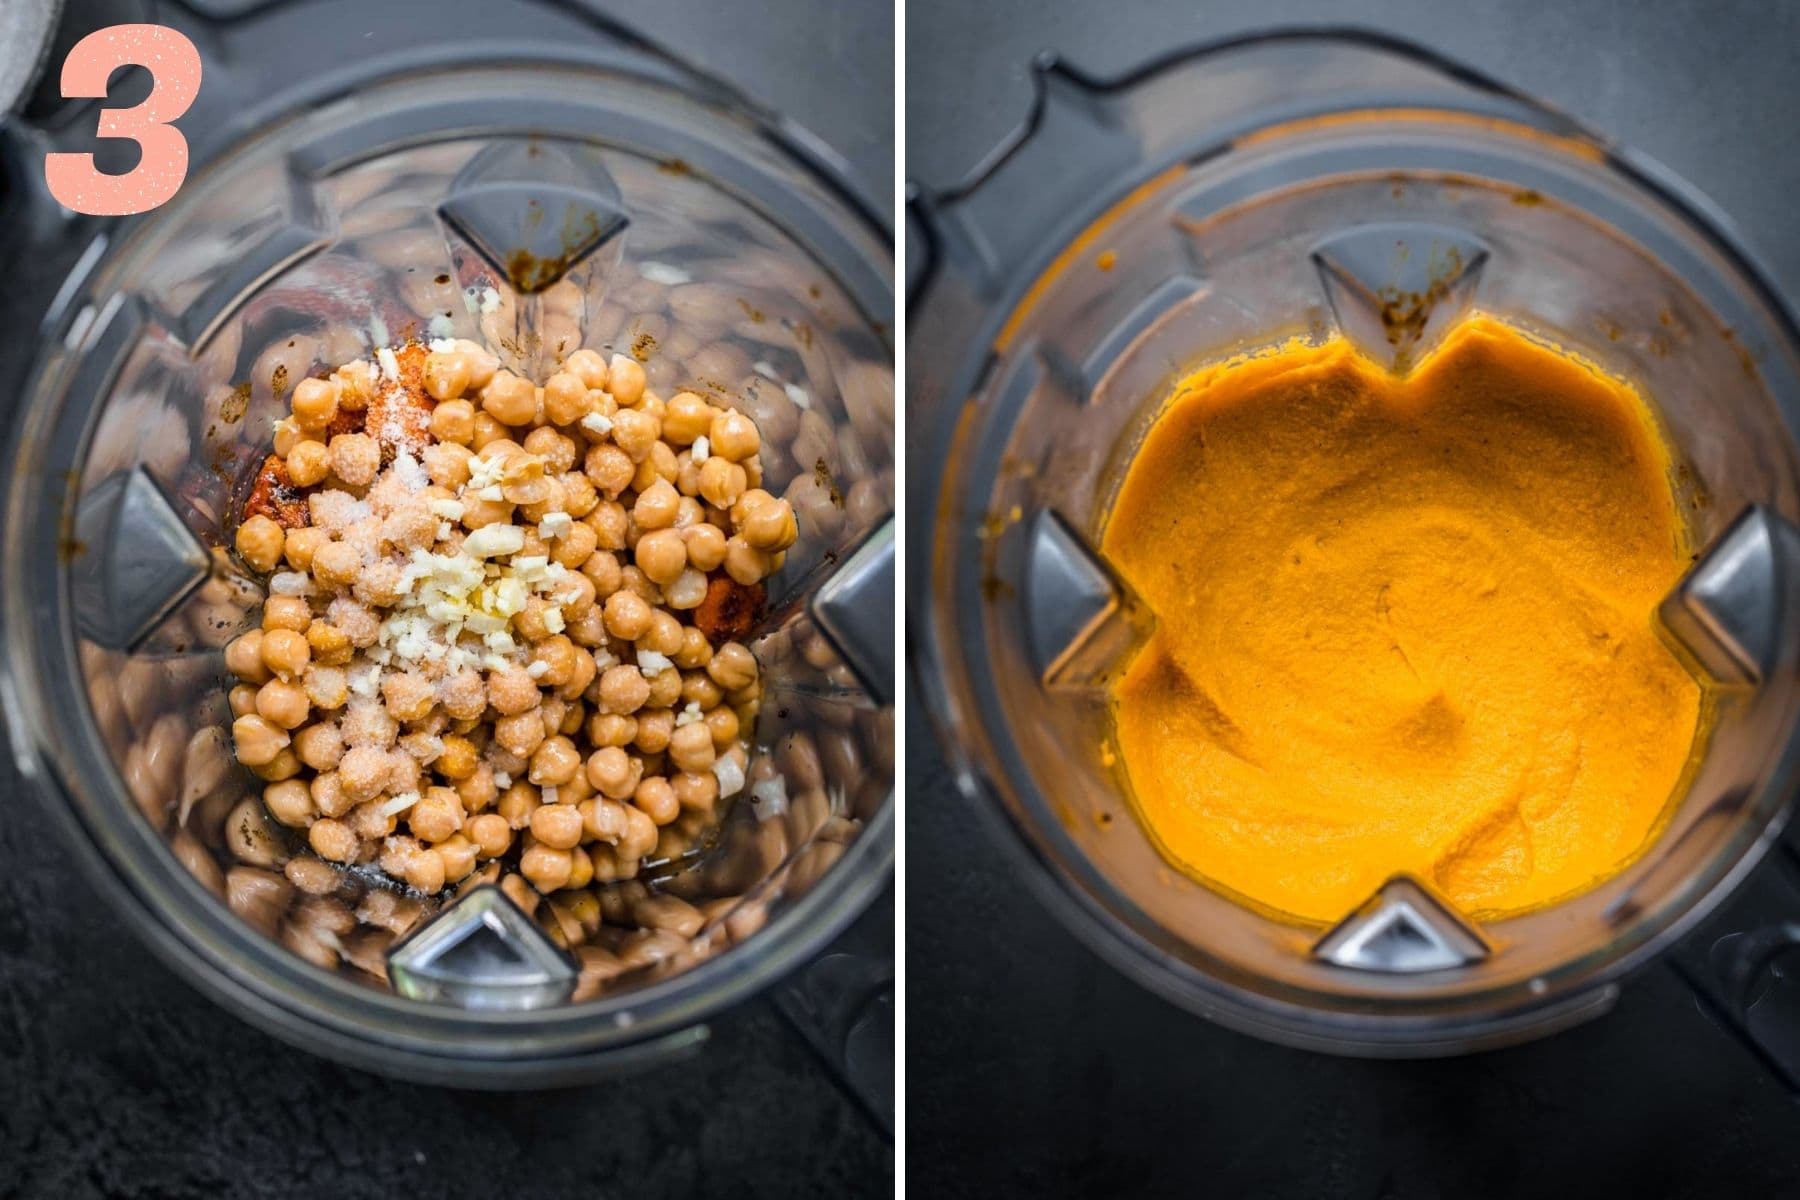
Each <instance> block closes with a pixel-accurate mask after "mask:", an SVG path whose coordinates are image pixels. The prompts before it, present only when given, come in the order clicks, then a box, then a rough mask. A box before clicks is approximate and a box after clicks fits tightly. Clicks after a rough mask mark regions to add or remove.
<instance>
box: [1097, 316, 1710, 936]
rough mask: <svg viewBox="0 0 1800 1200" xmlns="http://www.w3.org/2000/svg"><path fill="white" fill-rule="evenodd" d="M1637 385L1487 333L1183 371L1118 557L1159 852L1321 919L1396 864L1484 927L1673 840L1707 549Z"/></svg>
mask: <svg viewBox="0 0 1800 1200" xmlns="http://www.w3.org/2000/svg"><path fill="white" fill-rule="evenodd" d="M1671 467H1672V463H1671V458H1670V455H1669V452H1668V450H1667V448H1666V447H1665V445H1664V444H1663V442H1662V440H1661V438H1660V436H1659V435H1658V433H1657V431H1656V425H1655V422H1654V420H1653V419H1652V417H1651V415H1650V412H1649V409H1648V408H1647V406H1646V405H1645V403H1644V401H1643V399H1642V397H1640V396H1639V395H1638V394H1637V393H1636V392H1635V391H1634V390H1632V388H1630V387H1629V386H1628V385H1626V384H1624V383H1622V382H1619V381H1617V380H1614V379H1611V378H1608V377H1606V376H1604V375H1602V374H1600V373H1599V372H1597V371H1595V370H1594V369H1593V368H1591V367H1589V366H1587V365H1585V364H1584V363H1582V362H1580V361H1578V360H1576V359H1574V358H1572V357H1569V356H1568V355H1565V354H1563V353H1560V352H1558V351H1556V350H1554V349H1552V348H1550V347H1548V346H1546V345H1544V344H1543V343H1540V342H1537V341H1534V340H1531V339H1529V338H1528V337H1526V336H1524V335H1522V334H1521V333H1519V332H1517V331H1515V330H1513V329H1512V328H1510V327H1509V326H1506V325H1504V324H1501V323H1500V322H1498V321H1495V320H1493V319H1490V318H1485V317H1476V318H1474V319H1471V320H1469V321H1466V322H1464V323H1463V324H1462V325H1460V326H1459V327H1458V328H1457V329H1456V330H1455V331H1454V332H1453V333H1452V334H1451V335H1450V337H1449V338H1448V340H1447V341H1446V342H1445V343H1444V344H1443V345H1442V346H1440V347H1439V348H1438V349H1437V350H1436V351H1435V352H1434V353H1433V354H1432V355H1431V356H1430V357H1429V358H1428V359H1426V360H1425V361H1424V362H1423V363H1422V364H1420V366H1419V367H1418V368H1417V370H1415V371H1414V372H1413V373H1412V374H1411V375H1410V376H1408V377H1405V378H1397V377H1395V376H1392V375H1390V374H1389V373H1387V372H1386V371H1384V370H1382V369H1381V368H1380V367H1378V366H1376V365H1375V364H1373V363H1371V362H1370V361H1369V360H1368V359H1366V358H1364V357H1362V356H1360V355H1359V354H1357V353H1356V351H1354V350H1353V349H1352V348H1351V347H1350V346H1349V345H1348V344H1347V343H1345V342H1344V341H1342V340H1341V339H1336V340H1333V341H1331V342H1328V343H1326V344H1325V345H1322V346H1309V345H1304V344H1301V343H1297V342H1296V343H1290V344H1288V345H1287V346H1284V347H1281V348H1279V349H1277V350H1274V351H1270V352H1268V353H1265V354H1260V355H1255V356H1251V357H1247V358H1240V359H1236V360H1233V361H1231V362H1228V363H1225V364H1222V365H1219V366H1215V367H1211V368H1208V369H1205V370H1202V371H1200V372H1198V373H1196V374H1194V375H1192V376H1190V377H1188V378H1187V379H1186V380H1184V381H1183V382H1182V383H1181V385H1180V386H1179V387H1178V388H1177V390H1176V394H1175V397H1174V399H1173V401H1172V402H1171V404H1170V405H1169V407H1168V409H1167V410H1166V411H1165V413H1164V414H1163V415H1162V416H1161V417H1160V418H1159V419H1158V420H1157V421H1156V423H1155V424H1154V426H1153V427H1152V428H1151V429H1150V431H1149V433H1148V435H1147V437H1146V438H1145V440H1144V442H1143V445H1142V447H1141V449H1139V450H1138V452H1137V454H1136V456H1135V458H1134V459H1133V460H1132V462H1131V464H1130V467H1129V470H1128V473H1127V474H1126V477H1125V480H1124V483H1123V485H1122V489H1121V491H1120V493H1119V496H1118V500H1117V502H1116V505H1115V507H1114V509H1113V511H1112V513H1111V515H1110V517H1109V518H1108V521H1107V525H1106V530H1105V534H1104V538H1103V542H1102V547H1103V551H1104V553H1105V555H1106V557H1107V558H1108V559H1109V560H1110V561H1111V562H1112V563H1113V565H1114V566H1115V568H1116V569H1117V570H1118V571H1119V572H1120V573H1121V574H1122V575H1123V577H1124V578H1125V579H1126V580H1127V581H1128V582H1129V583H1130V585H1131V586H1132V588H1134V589H1135V590H1136V591H1137V592H1138V594H1139V595H1140V596H1141V598H1142V599H1143V600H1144V601H1145V602H1146V604H1147V605H1148V607H1149V608H1150V609H1151V610H1152V611H1153V612H1154V613H1155V614H1156V615H1157V617H1158V625H1157V629H1156V632H1155V634H1154V636H1153V637H1152V638H1151V640H1150V641H1149V643H1148V645H1147V646H1146V647H1145V648H1144V650H1143V652H1142V653H1141V654H1140V655H1139V656H1138V657H1137V658H1136V659H1135V660H1134V661H1133V662H1132V664H1131V665H1130V667H1129V668H1128V670H1127V672H1126V674H1125V675H1124V677H1123V678H1122V679H1121V680H1120V681H1119V682H1118V683H1117V685H1116V687H1115V690H1114V695H1113V700H1114V721H1115V732H1116V736H1117V739H1118V747H1119V750H1120V753H1121V755H1122V757H1123V760H1124V766H1125V770H1126V772H1127V774H1128V776H1129V779H1130V784H1131V790H1132V792H1133V793H1134V797H1135V803H1136V805H1137V808H1138V812H1139V815H1140V817H1141V819H1142V820H1143V822H1144V823H1145V824H1146V825H1147V826H1148V828H1149V830H1150V832H1151V833H1152V835H1153V836H1154V838H1155V839H1156V841H1157V842H1158V844H1159V845H1160V847H1161V849H1162V850H1163V852H1164V854H1165V855H1167V856H1168V857H1169V858H1171V859H1172V860H1174V861H1175V862H1176V863H1177V864H1179V865H1180V866H1181V867H1183V868H1184V869H1185V870H1186V871H1188V872H1189V873H1191V874H1193V875H1194V876H1196V877H1198V878H1200V879H1202V880H1204V881H1206V882H1208V883H1210V884H1212V885H1214V886H1217V887H1222V888H1224V889H1226V890H1228V891H1230V892H1232V893H1235V894H1236V895H1238V896H1239V897H1241V898H1243V899H1245V900H1248V901H1249V902H1251V903H1252V904H1253V905H1256V906H1258V907H1262V908H1265V909H1271V910H1275V911H1276V912H1278V913H1282V914H1288V915H1290V916H1292V917H1297V918H1301V919H1303V920H1308V921H1322V922H1328V921H1335V920H1337V919H1339V918H1341V917H1343V916H1344V915H1345V914H1346V913H1348V912H1349V911H1351V910H1352V909H1354V908H1355V907H1356V906H1357V905H1359V904H1360V903H1362V902H1363V901H1364V900H1366V899H1367V898H1368V897H1369V896H1370V895H1371V894H1372V893H1373V892H1374V891H1375V890H1376V889H1377V888H1378V887H1380V885H1381V884H1382V883H1384V882H1386V881H1387V880H1388V879H1389V878H1390V877H1391V876H1393V875H1395V874H1396V873H1400V872H1407V873H1410V874H1412V875H1414V876H1416V877H1418V878H1420V879H1423V880H1425V881H1427V882H1428V883H1430V884H1433V885H1435V886H1436V887H1437V888H1438V890H1439V891H1441V892H1442V893H1444V894H1445V896H1446V897H1447V898H1448V899H1449V900H1451V901H1452V902H1453V903H1455V904H1456V905H1457V906H1459V907H1460V908H1462V909H1463V910H1464V911H1466V912H1469V913H1471V914H1472V915H1477V916H1491V915H1497V914H1501V913H1508V912H1516V911H1519V910H1523V909H1529V908H1532V907H1536V906H1539V905H1543V904H1546V903H1548V902H1551V901H1554V900H1558V899H1561V898H1565V897H1567V896H1570V895H1571V894H1574V893H1578V892H1580V891H1582V890H1584V889H1586V888H1589V887H1591V886H1593V885H1594V884H1596V883H1598V882H1600V881H1601V880H1602V879H1604V878H1605V877H1607V876H1608V875H1610V874H1612V873H1614V872H1616V871H1618V870H1619V869H1620V868H1621V867H1623V866H1624V865H1625V864H1626V863H1627V862H1629V861H1630V860H1631V859H1632V858H1633V857H1634V856H1635V855H1636V854H1637V853H1638V852H1639V851H1640V850H1642V849H1643V848H1644V846H1645V845H1646V844H1647V843H1648V841H1649V840H1650V839H1651V837H1652V836H1653V835H1654V834H1655V833H1656V832H1657V831H1658V829H1659V825H1660V822H1661V818H1662V816H1663V813H1664V810H1665V809H1666V808H1667V806H1668V804H1669V802H1670V799H1671V797H1672V795H1673V794H1674V793H1675V790H1676V788H1677V785H1678V783H1679V782H1680V781H1681V779H1682V776H1683V771H1684V768H1685V767H1686V765H1687V762H1688V759H1689V755H1690V752H1691V751H1692V749H1693V747H1694V745H1695V739H1696V732H1697V730H1698V728H1699V725H1700V712H1701V693H1700V688H1699V685H1698V684H1697V683H1696V682H1695V680H1694V678H1693V677H1692V676H1691V675H1690V674H1689V672H1688V671H1687V670H1686V669H1685V668H1684V667H1683V665H1682V664H1681V662H1680V661H1678V660H1677V659H1676V657H1675V656H1674V654H1673V653H1671V652H1670V650H1669V649H1668V648H1667V647H1666V646H1665V645H1664V644H1663V642H1662V641H1661V640H1660V639H1659V637H1658V636H1657V634H1656V632H1655V630H1654V628H1653V626H1652V614H1653V612H1654V610H1655V608H1656V606H1657V603H1658V601H1659V600H1661V598H1662V597H1663V596H1664V595H1665V594H1666V593H1667V592H1668V591H1669V590H1670V588H1671V587H1672V586H1673V585H1674V584H1675V582H1676V580H1677V579H1678V578H1679V577H1680V575H1681V573H1682V571H1683V570H1684V569H1685V568H1686V566H1687V565H1688V563H1689V561H1690V550H1691V547H1690V545H1689V541H1688V537H1687V533H1686V527H1685V525H1684V523H1683V521H1682V519H1681V517H1680V516H1679V515H1678V512H1677V507H1676V500H1675V496H1674V492H1673V488H1672V483H1671Z"/></svg>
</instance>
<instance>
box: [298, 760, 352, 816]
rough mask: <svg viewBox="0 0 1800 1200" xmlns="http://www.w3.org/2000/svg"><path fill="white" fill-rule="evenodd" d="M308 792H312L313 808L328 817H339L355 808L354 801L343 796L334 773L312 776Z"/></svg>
mask: <svg viewBox="0 0 1800 1200" xmlns="http://www.w3.org/2000/svg"><path fill="white" fill-rule="evenodd" d="M308 790H309V791H311V792H312V800H313V806H314V807H315V808H317V809H318V810H319V811H320V812H321V813H323V814H324V815H326V816H328V817H341V816H343V815H344V814H345V813H347V812H349V811H350V810H351V809H352V808H355V807H356V803H355V801H353V800H351V799H350V797H348V796H346V795H345V794H344V785H343V784H342V783H341V782H340V781H339V780H338V775H337V772H336V771H326V772H324V773H323V774H320V775H315V776H313V781H312V783H311V784H309V785H308Z"/></svg>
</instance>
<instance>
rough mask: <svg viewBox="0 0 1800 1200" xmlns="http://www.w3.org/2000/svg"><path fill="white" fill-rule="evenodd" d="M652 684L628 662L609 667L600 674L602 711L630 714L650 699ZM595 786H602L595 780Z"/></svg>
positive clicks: (623, 714)
mask: <svg viewBox="0 0 1800 1200" xmlns="http://www.w3.org/2000/svg"><path fill="white" fill-rule="evenodd" d="M649 696H650V684H649V682H648V681H647V680H646V679H645V678H644V674H643V672H642V671H640V670H638V668H637V667H635V666H632V665H630V664H628V663H621V664H619V665H618V666H615V667H608V668H607V669H606V670H605V671H604V672H603V673H602V674H601V676H600V699H599V704H600V711H601V712H603V713H617V714H619V715H622V716H628V715H630V714H631V713H634V712H636V711H637V710H638V709H640V708H642V707H643V705H644V701H645V700H647V699H649ZM595 786H596V787H598V786H600V784H599V781H598V780H596V781H595Z"/></svg>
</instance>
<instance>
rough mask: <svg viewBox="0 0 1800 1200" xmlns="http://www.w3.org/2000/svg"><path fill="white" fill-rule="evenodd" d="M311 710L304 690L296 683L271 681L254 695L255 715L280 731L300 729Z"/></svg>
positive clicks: (278, 680)
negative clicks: (277, 727)
mask: <svg viewBox="0 0 1800 1200" xmlns="http://www.w3.org/2000/svg"><path fill="white" fill-rule="evenodd" d="M311 709H312V705H311V704H310V703H309V702H308V701H307V699H306V691H305V689H303V688H302V687H301V686H300V685H299V684H297V683H287V682H285V681H283V680H280V679H271V680H270V681H269V682H268V683H265V684H263V685H262V688H261V690H260V691H258V692H257V693H256V711H257V714H258V715H259V716H261V717H262V718H263V719H264V720H266V721H268V722H270V723H271V724H274V725H277V726H279V727H281V728H282V729H298V728H300V726H302V725H304V724H305V723H306V717H307V714H308V713H309V712H310V711H311Z"/></svg>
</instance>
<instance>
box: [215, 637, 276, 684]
mask: <svg viewBox="0 0 1800 1200" xmlns="http://www.w3.org/2000/svg"><path fill="white" fill-rule="evenodd" d="M262 643H263V631H262V630H260V629H252V630H250V631H249V632H247V633H243V634H240V635H238V636H237V637H235V638H233V639H232V640H231V641H230V642H229V643H227V644H226V646H225V669H226V670H227V671H230V672H231V673H232V674H233V675H236V676H237V677H238V678H239V679H242V680H243V681H244V682H245V683H265V682H267V681H268V678H269V668H268V666H267V665H266V664H265V663H264V662H263V659H262Z"/></svg>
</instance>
